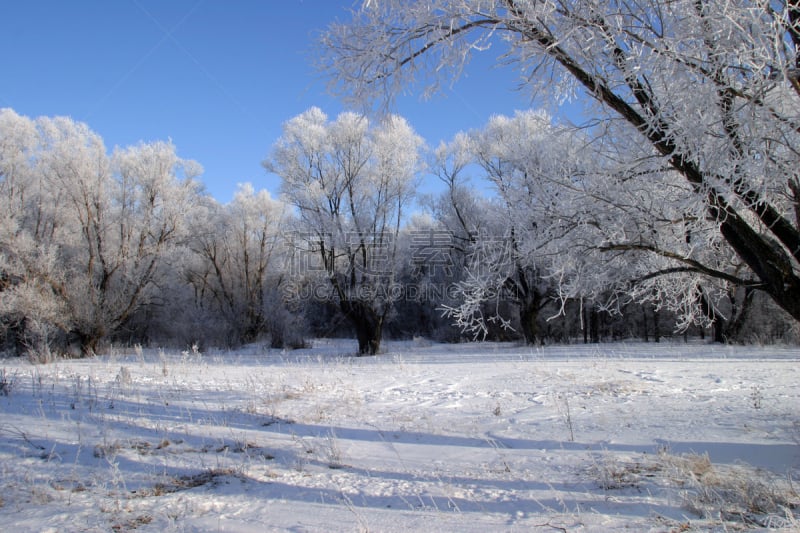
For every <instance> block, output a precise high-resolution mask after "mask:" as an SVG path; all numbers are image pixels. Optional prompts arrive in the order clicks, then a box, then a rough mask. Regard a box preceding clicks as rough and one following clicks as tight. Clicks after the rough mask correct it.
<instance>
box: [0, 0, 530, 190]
mask: <svg viewBox="0 0 800 533" xmlns="http://www.w3.org/2000/svg"><path fill="white" fill-rule="evenodd" d="M358 5H359V2H358V1H355V2H354V1H353V0H225V1H223V0H169V1H165V0H72V1H66V0H49V1H45V0H26V1H6V2H3V3H2V7H0V20H2V29H1V30H0V72H1V73H2V83H0V107H10V108H12V109H14V110H15V111H16V112H17V113H20V114H22V115H26V116H29V117H36V116H41V115H47V116H55V115H66V116H70V117H72V118H73V119H75V120H79V121H82V122H86V123H87V124H88V125H89V126H90V127H91V128H92V130H94V131H95V132H97V133H98V134H99V135H100V136H102V137H103V139H104V140H105V143H106V147H107V148H108V150H109V151H110V150H111V149H113V147H114V146H116V145H119V146H127V145H131V144H135V143H137V142H139V141H155V140H166V139H171V140H172V142H173V143H174V144H175V145H176V147H177V149H178V153H179V155H180V156H182V157H184V158H189V159H195V160H197V161H198V162H200V163H201V164H202V165H203V167H204V169H205V172H204V174H203V176H201V180H202V181H203V182H204V183H205V185H206V188H207V190H208V192H209V193H210V194H212V195H213V196H214V197H216V198H217V199H218V200H220V201H221V202H227V201H229V200H230V199H231V198H232V195H233V192H234V191H235V189H236V185H237V183H240V182H251V183H253V185H254V186H255V187H256V188H257V189H259V188H267V189H269V190H270V191H271V192H272V193H273V194H275V195H277V193H278V191H279V179H278V178H277V177H275V176H269V175H267V173H266V172H265V171H264V169H263V168H262V167H261V161H262V160H263V159H264V158H265V157H266V156H267V155H268V153H269V150H270V147H271V145H272V144H273V143H274V142H275V140H276V139H277V138H278V137H279V136H280V134H281V125H282V123H283V122H285V121H286V120H288V119H290V118H292V117H293V116H295V115H297V114H299V113H302V112H303V111H305V110H306V109H308V108H309V107H311V106H314V105H316V106H318V107H320V108H322V109H323V110H324V111H325V112H326V113H328V115H329V116H331V117H333V116H335V115H336V114H338V113H339V112H340V111H342V106H341V105H340V104H339V102H338V101H336V100H335V99H334V98H333V97H331V96H329V95H328V94H327V93H326V89H325V80H324V79H322V78H321V77H320V75H319V73H317V72H315V71H314V69H313V67H312V65H311V60H310V55H311V51H312V47H313V46H314V40H315V35H316V34H317V33H318V32H319V31H321V30H324V29H325V27H326V26H327V25H328V24H329V23H330V22H332V21H334V20H336V19H337V18H338V19H339V20H347V19H348V16H349V15H348V11H347V10H348V8H350V7H353V6H358ZM490 65H491V57H487V58H486V60H480V61H478V62H476V63H475V64H473V65H472V67H471V68H470V69H469V75H468V76H467V77H466V78H464V79H462V80H460V81H459V82H458V83H457V84H456V85H455V86H454V87H453V88H452V89H447V90H446V91H445V94H444V95H442V96H438V97H435V98H434V99H433V100H426V101H423V100H421V99H419V98H418V97H416V96H413V95H410V96H408V97H404V98H403V99H402V100H401V101H400V102H399V103H398V109H397V111H398V112H399V113H400V114H402V115H403V116H405V117H406V119H408V121H409V122H410V123H411V125H412V126H413V127H414V128H415V129H416V131H417V132H418V133H419V134H420V135H421V136H422V137H424V138H425V139H426V141H427V142H428V143H429V144H430V145H432V146H435V145H437V144H438V143H439V141H440V140H448V139H450V138H452V136H453V135H454V134H455V133H456V132H458V131H461V130H466V129H470V128H476V127H479V126H481V125H482V124H484V123H485V122H486V120H487V119H488V118H489V116H490V115H492V114H493V113H505V114H510V113H513V111H514V110H515V109H521V108H525V107H528V106H529V105H530V102H529V101H528V100H527V99H526V96H525V94H524V93H521V92H519V91H516V90H515V83H514V74H513V73H511V72H509V71H508V69H505V70H501V69H492V68H490ZM423 187H426V188H427V187H433V184H432V183H430V182H429V183H427V184H424V185H423Z"/></svg>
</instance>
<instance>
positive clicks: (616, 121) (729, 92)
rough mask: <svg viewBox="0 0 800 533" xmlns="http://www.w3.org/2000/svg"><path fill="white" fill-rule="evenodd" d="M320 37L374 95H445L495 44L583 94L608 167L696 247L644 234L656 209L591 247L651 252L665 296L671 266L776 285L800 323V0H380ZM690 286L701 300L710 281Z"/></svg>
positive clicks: (333, 65) (331, 67) (773, 293)
mask: <svg viewBox="0 0 800 533" xmlns="http://www.w3.org/2000/svg"><path fill="white" fill-rule="evenodd" d="M322 45H323V46H322V48H323V49H324V50H325V51H326V53H325V55H324V57H323V58H322V59H321V65H322V68H323V69H325V70H326V71H327V72H328V73H329V74H330V75H331V77H332V79H333V85H334V88H335V89H336V90H338V91H340V92H342V93H345V94H347V95H349V96H350V97H351V98H354V99H355V100H357V101H362V102H363V101H365V100H366V101H369V100H374V99H375V98H376V97H378V98H384V99H389V100H390V99H391V98H392V97H393V96H394V95H396V94H397V93H398V92H399V91H400V90H402V89H404V88H406V87H407V86H409V85H415V84H418V85H421V86H422V87H423V88H424V89H425V90H426V91H435V90H437V89H438V88H439V86H440V84H441V82H442V81H443V80H444V81H448V82H449V81H450V80H452V79H453V78H454V77H457V76H458V75H459V74H460V73H461V72H462V70H463V69H464V68H465V67H466V66H467V64H468V62H469V60H470V59H471V57H472V56H473V55H474V54H476V53H487V50H491V49H492V47H494V48H495V49H499V51H500V57H499V58H498V62H500V63H501V64H502V65H504V66H505V67H506V68H516V69H518V71H519V72H520V77H521V79H522V80H523V84H524V86H525V87H526V88H527V89H529V90H530V92H531V95H532V96H534V95H537V96H538V95H552V96H553V97H554V98H557V99H563V98H571V97H576V96H585V97H586V100H587V101H588V103H589V104H591V103H593V104H594V105H587V109H589V110H590V111H589V112H592V113H594V115H595V117H596V118H598V119H601V120H599V121H597V122H596V123H595V125H594V126H593V127H591V128H590V131H589V132H588V134H589V135H591V136H593V137H594V139H595V140H596V141H597V142H593V143H592V144H590V145H588V146H589V149H591V150H592V151H593V153H595V154H596V155H595V157H597V158H598V159H601V160H602V161H603V162H604V163H606V164H609V165H608V166H606V168H604V169H603V173H604V174H605V175H606V176H612V177H615V180H613V183H614V187H618V188H619V189H618V190H621V191H629V192H630V194H629V196H628V199H633V197H634V196H636V195H637V194H638V192H639V191H640V189H641V191H642V194H640V195H639V196H642V197H641V198H639V199H637V200H636V201H639V202H642V201H650V202H651V203H650V204H649V205H651V206H656V207H664V206H670V208H669V210H670V211H671V214H670V215H671V216H672V215H674V214H676V213H680V216H678V217H675V216H673V217H672V218H668V219H663V220H662V219H660V217H655V216H651V217H650V219H651V220H657V222H658V224H659V225H660V226H662V231H661V232H660V233H659V235H662V236H663V235H665V234H666V233H665V231H664V230H666V229H669V230H670V231H671V233H672V234H673V236H674V235H678V234H680V235H682V236H683V238H684V243H685V244H687V245H689V246H690V247H691V249H692V251H693V253H694V254H695V255H693V256H687V255H686V254H684V253H676V252H675V251H674V250H672V249H671V248H670V246H671V245H672V243H673V242H674V241H675V240H674V239H673V238H672V237H670V241H669V243H667V245H665V246H662V245H661V242H662V241H660V240H658V239H648V238H646V236H647V233H646V231H644V230H646V229H647V225H646V224H644V225H642V224H641V223H642V222H645V221H646V220H647V219H646V218H645V219H642V220H639V219H637V224H639V226H638V227H636V228H633V229H635V231H630V228H631V227H632V226H631V225H628V228H629V229H628V230H620V232H618V233H617V234H616V235H613V239H610V238H609V239H608V240H607V241H605V242H594V243H591V246H589V247H587V248H590V249H591V250H592V251H593V252H596V253H603V254H604V255H606V256H608V255H609V254H610V255H611V256H612V258H614V257H616V258H617V259H618V261H620V262H622V261H626V260H627V258H628V257H629V256H630V254H631V253H634V254H636V255H637V257H640V258H641V260H640V261H637V264H639V265H643V264H644V263H645V262H646V261H650V262H651V264H650V265H649V266H647V268H646V269H643V270H642V276H640V277H644V276H649V275H650V274H651V273H658V274H659V275H658V278H659V279H661V280H663V281H662V289H661V290H662V291H663V292H669V291H673V290H674V289H672V288H671V287H670V283H669V276H671V275H672V276H676V275H681V274H684V275H688V274H690V273H697V272H701V273H702V274H703V275H704V276H707V277H709V278H713V279H716V280H722V281H723V282H726V283H732V284H734V285H744V286H749V287H752V288H753V289H755V290H760V291H763V292H765V293H766V294H768V295H769V296H770V297H771V298H772V299H773V300H774V301H775V302H776V303H777V305H778V306H780V307H781V308H782V309H784V310H785V311H786V312H787V313H788V314H789V315H791V316H792V317H793V318H794V319H795V320H800V274H799V273H798V269H799V268H800V176H798V170H797V169H798V168H800V152H799V151H798V146H800V81H799V79H800V55H799V54H798V47H800V2H798V1H797V0H786V1H775V2H752V1H733V0H722V1H714V2H710V1H709V2H706V1H702V0H701V1H697V0H691V1H689V0H678V1H670V2H666V1H660V0H642V1H634V2H624V3H620V2H608V3H598V2H596V1H593V0H570V1H555V0H541V1H531V0H420V1H417V2H411V3H410V2H404V1H401V0H370V1H368V2H364V4H363V7H362V8H361V9H360V10H359V11H357V12H355V13H354V15H353V19H352V21H350V22H347V23H343V24H338V23H337V24H334V25H332V26H330V27H329V29H328V31H327V32H326V34H325V35H324V37H323V39H322ZM619 143H630V144H631V146H635V147H636V149H635V150H627V149H625V150H623V149H621V147H620V146H619ZM612 162H613V163H614V164H613V165H610V163H612ZM654 169H657V171H658V180H660V186H659V187H652V186H651V185H652V183H653V181H654V178H653V176H654V175H655V174H654ZM648 184H650V185H648ZM676 192H677V196H679V197H680V201H679V202H676V200H675V196H676ZM609 198H610V197H609ZM617 203H618V206H617V207H625V205H627V204H625V205H623V202H622V201H619V202H617ZM646 205H648V204H639V206H638V207H637V209H639V210H641V211H644V210H645V207H646ZM606 213H610V211H608V212H606ZM664 214H667V213H664ZM619 220H620V217H619V216H613V217H612V216H611V215H608V222H612V221H614V222H616V221H619ZM687 223H688V224H693V223H697V224H699V225H700V226H701V227H700V228H698V229H700V230H701V231H689V232H688V233H687V230H686V225H687ZM632 224H633V223H632ZM612 227H613V226H612ZM667 233H669V232H667ZM589 235H591V234H589ZM687 240H688V242H687ZM623 258H624V259H623ZM587 261H588V259H587ZM587 264H588V263H587ZM606 264H608V265H609V267H610V268H611V267H612V266H613V262H612V263H608V262H607V263H606ZM645 270H646V271H647V272H645ZM732 272H733V273H734V274H731V273H732ZM650 279H655V278H650ZM680 287H681V289H680V290H681V291H682V294H681V298H682V300H683V301H684V302H685V305H687V306H689V305H693V306H695V305H696V303H697V286H696V284H695V286H693V284H692V283H681V284H680ZM708 301H710V300H708V299H707V302H708Z"/></svg>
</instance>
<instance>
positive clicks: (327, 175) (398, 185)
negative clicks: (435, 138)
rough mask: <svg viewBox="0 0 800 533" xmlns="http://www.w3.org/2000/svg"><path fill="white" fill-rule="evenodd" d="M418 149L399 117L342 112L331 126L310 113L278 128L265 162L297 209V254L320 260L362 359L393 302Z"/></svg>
mask: <svg viewBox="0 0 800 533" xmlns="http://www.w3.org/2000/svg"><path fill="white" fill-rule="evenodd" d="M422 145H423V142H422V139H421V138H420V137H419V136H418V135H417V134H416V133H414V131H413V130H412V128H411V127H410V126H409V125H408V124H407V123H406V121H405V120H403V119H402V118H400V117H397V116H390V117H386V119H385V120H384V121H383V122H381V123H379V124H371V123H370V122H369V120H368V119H367V118H366V117H364V116H362V115H359V114H356V113H351V112H345V113H342V114H340V115H339V116H338V117H337V118H336V119H335V120H329V119H328V117H327V116H326V115H325V113H323V112H322V111H321V110H320V109H318V108H311V109H309V110H307V111H306V112H304V113H302V114H301V115H298V116H297V117H295V118H293V119H291V120H289V121H288V122H286V123H285V124H284V125H283V134H282V136H281V137H280V139H278V141H277V142H276V143H275V145H274V146H273V149H272V153H271V155H270V157H269V158H268V159H267V160H266V161H265V162H264V165H265V167H266V168H267V170H269V171H272V172H274V173H276V174H277V175H279V176H280V177H281V178H282V180H283V185H282V191H283V194H284V195H285V198H286V199H287V201H288V202H289V203H290V204H291V205H293V206H294V207H295V208H296V209H297V216H298V230H299V233H298V235H296V237H297V239H296V240H297V241H298V242H299V243H301V244H300V245H301V246H307V247H308V248H307V249H306V251H305V252H302V251H301V252H300V254H301V255H303V254H309V255H311V254H313V255H314V256H315V257H316V258H317V259H318V261H319V263H318V264H319V271H320V272H321V273H322V274H323V275H324V277H325V278H327V280H326V283H329V286H330V287H331V289H332V290H331V296H332V300H333V301H334V302H335V303H336V304H337V305H338V307H339V309H340V310H341V312H342V313H343V314H344V315H345V316H346V317H347V318H348V320H349V321H350V322H351V324H352V325H353V327H354V329H355V331H356V335H357V337H358V349H359V352H360V353H361V354H375V353H377V352H378V350H379V348H380V342H381V336H382V330H383V324H384V321H385V319H386V317H387V316H388V314H389V312H390V310H391V309H392V304H393V302H394V300H395V299H396V298H397V297H398V296H399V295H398V294H396V293H395V292H394V291H393V290H392V284H393V281H394V279H395V273H396V270H397V266H396V264H395V263H396V257H397V236H398V233H399V231H400V225H401V221H402V217H403V214H404V209H405V208H406V207H407V205H408V203H409V201H410V200H411V199H412V197H413V194H414V182H415V179H416V176H417V172H418V170H419V168H420V150H421V148H422ZM308 258H309V257H308V255H305V256H304V257H302V258H301V260H302V261H305V260H306V259H308ZM304 265H305V263H304Z"/></svg>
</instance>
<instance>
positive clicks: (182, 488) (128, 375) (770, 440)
mask: <svg viewBox="0 0 800 533" xmlns="http://www.w3.org/2000/svg"><path fill="white" fill-rule="evenodd" d="M354 350H355V349H354V347H353V346H351V345H350V344H349V343H343V342H339V341H318V342H317V343H315V347H314V348H313V349H310V350H306V351H299V352H291V353H281V352H275V351H266V352H264V353H261V351H260V350H259V349H258V348H257V347H253V348H252V349H250V350H249V351H242V352H239V353H235V354H206V355H204V354H199V353H187V352H184V353H183V354H164V353H163V352H159V353H156V352H152V353H151V352H142V351H141V350H138V351H135V352H134V353H130V354H120V353H118V354H114V355H111V356H106V357H102V358H96V359H89V360H72V361H58V362H56V363H54V364H51V365H46V366H33V365H30V364H28V363H26V362H24V361H21V360H14V359H8V360H4V361H2V367H3V368H4V374H2V375H0V378H2V379H0V382H2V383H5V384H6V385H4V387H3V388H2V389H0V391H4V392H6V393H7V394H6V395H0V410H2V417H3V418H2V423H0V460H2V466H0V499H1V501H0V521H1V522H0V523H3V524H6V525H7V526H8V527H10V526H11V525H13V530H14V531H109V530H113V531H131V530H137V531H265V530H266V531H270V530H293V531H357V530H369V531H405V530H426V531H487V530H492V531H610V530H631V531H648V530H651V531H693V530H703V531H706V530H720V531H722V530H725V529H728V530H742V529H758V528H763V527H766V526H775V527H778V528H783V529H785V530H792V528H797V527H798V519H797V518H796V513H797V509H796V508H795V506H796V505H798V504H800V498H798V496H797V493H796V492H795V488H796V482H797V476H798V473H799V472H800V444H798V443H799V442H800V418H798V416H799V415H798V413H800V409H798V407H800V388H798V387H797V383H798V377H799V374H800V369H798V362H799V361H798V360H799V359H800V351H798V350H795V349H777V348H752V347H737V348H731V347H714V346H707V345H692V344H688V345H683V344H672V345H669V344H664V345H661V346H659V345H655V344H627V345H623V344H617V345H599V346H583V345H581V346H559V347H552V348H540V349H537V348H534V349H531V348H524V347H519V346H514V345H503V344H473V345H457V346H446V345H431V346H423V345H420V344H419V343H388V346H387V353H385V354H382V355H380V356H378V357H372V358H357V357H352V356H351V355H350V354H351V353H352V352H353V351H354Z"/></svg>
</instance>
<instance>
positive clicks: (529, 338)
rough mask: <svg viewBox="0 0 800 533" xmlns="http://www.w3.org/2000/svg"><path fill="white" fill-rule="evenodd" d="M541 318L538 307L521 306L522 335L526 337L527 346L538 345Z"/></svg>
mask: <svg viewBox="0 0 800 533" xmlns="http://www.w3.org/2000/svg"><path fill="white" fill-rule="evenodd" d="M538 318H539V306H538V305H520V308H519V321H520V325H521V326H522V335H523V336H524V337H525V344H536V341H538V340H539V327H538V325H537V323H536V322H537V319H538Z"/></svg>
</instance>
